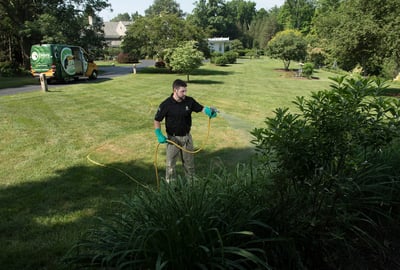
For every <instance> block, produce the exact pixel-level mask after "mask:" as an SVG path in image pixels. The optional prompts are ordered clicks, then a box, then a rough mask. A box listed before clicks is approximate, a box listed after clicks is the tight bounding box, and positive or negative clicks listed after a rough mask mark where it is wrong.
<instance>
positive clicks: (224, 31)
mask: <svg viewBox="0 0 400 270" xmlns="http://www.w3.org/2000/svg"><path fill="white" fill-rule="evenodd" d="M109 7H110V4H109V3H108V0H71V1H67V2H65V1H61V0H42V1H28V0H18V1H16V0H10V1H4V0H3V1H0V25H1V27H0V37H1V41H0V62H4V61H9V62H15V63H18V64H19V65H23V66H25V67H28V66H29V61H28V60H29V50H30V47H31V45H32V44H36V43H72V44H74V45H80V46H82V47H84V48H85V49H87V50H91V51H92V52H98V53H99V54H100V53H101V52H102V50H103V49H104V48H105V43H104V36H103V32H102V31H103V30H102V29H103V21H102V19H101V18H100V17H99V16H98V13H99V12H100V11H102V10H103V9H105V8H109ZM398 14H400V5H398V0H386V1H383V0H285V1H284V3H283V5H282V6H280V7H278V6H275V7H273V8H271V9H270V10H265V9H263V8H261V9H260V10H256V4H255V3H254V2H253V1H246V0H197V1H195V2H194V9H193V11H192V13H191V14H185V13H184V12H183V11H182V10H181V8H180V5H179V4H178V3H177V2H176V1H175V0H154V1H153V4H152V5H150V6H149V7H148V9H146V10H145V15H144V16H143V15H139V14H138V13H137V12H136V13H135V14H128V13H123V14H118V15H117V16H116V17H115V18H113V19H112V21H131V22H133V23H132V25H131V26H130V27H129V29H128V32H127V35H126V37H125V39H124V41H123V46H122V49H123V50H124V52H126V53H129V54H134V55H136V56H137V57H144V56H148V57H157V55H159V54H160V53H161V52H162V51H163V50H164V49H165V48H171V47H176V46H178V44H179V43H180V42H182V41H189V40H196V41H197V42H198V44H200V48H201V50H202V51H203V53H204V54H205V56H206V57H207V56H208V55H209V51H208V49H207V44H206V42H205V40H206V38H208V37H229V39H230V40H238V41H240V42H241V44H242V45H243V47H244V49H257V50H260V49H261V50H267V51H268V50H271V46H269V45H268V44H269V43H271V42H272V40H273V38H274V37H276V35H277V33H278V32H281V31H283V30H285V31H288V30H290V31H292V30H295V31H298V32H299V33H300V34H301V35H302V37H303V38H304V39H305V40H306V41H307V45H308V52H309V54H308V56H307V57H305V59H306V60H307V61H316V60H315V59H316V58H318V61H317V62H318V63H317V62H315V64H317V65H318V66H320V65H325V66H331V65H332V64H333V63H337V66H338V67H339V68H341V69H344V70H347V71H350V70H352V69H354V68H355V67H357V66H360V67H361V68H362V71H363V74H364V75H383V76H386V77H389V78H393V77H394V76H396V75H397V74H398V73H399V71H400V64H399V63H400V39H399V37H398V33H399V32H400V19H399V16H398ZM89 17H90V18H92V20H90V23H89V20H88V18H89ZM293 37H297V36H293ZM272 44H273V43H272ZM315 52H318V53H317V54H318V55H317V57H315V56H316V55H315ZM270 53H272V52H271V51H270ZM274 55H276V54H275V53H274ZM285 61H287V60H285Z"/></svg>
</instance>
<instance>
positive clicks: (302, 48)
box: [267, 30, 307, 70]
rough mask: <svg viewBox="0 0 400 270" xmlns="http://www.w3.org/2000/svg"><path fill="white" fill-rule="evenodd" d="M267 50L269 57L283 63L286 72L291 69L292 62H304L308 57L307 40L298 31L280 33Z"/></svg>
mask: <svg viewBox="0 0 400 270" xmlns="http://www.w3.org/2000/svg"><path fill="white" fill-rule="evenodd" d="M267 49H268V50H267V53H268V55H269V56H271V57H272V58H278V59H281V60H282V61H283V64H284V67H285V69H286V70H288V69H289V65H290V62H291V61H292V60H294V61H304V60H305V58H306V55H307V43H306V40H305V39H304V38H303V37H302V35H301V33H300V32H299V31H296V30H285V31H282V32H279V33H278V34H276V36H275V37H274V38H273V39H271V41H270V42H269V43H268V47H267Z"/></svg>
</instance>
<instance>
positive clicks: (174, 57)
mask: <svg viewBox="0 0 400 270" xmlns="http://www.w3.org/2000/svg"><path fill="white" fill-rule="evenodd" d="M166 58H168V62H169V63H168V65H169V66H170V67H171V69H172V70H173V71H176V72H179V73H183V74H186V76H187V81H188V82H189V75H190V73H192V72H193V70H195V69H197V68H199V67H200V66H201V65H202V61H203V59H204V55H203V53H202V52H201V51H199V50H198V49H197V45H196V41H193V40H191V41H187V42H184V43H183V44H182V45H180V46H179V47H177V48H176V49H170V50H169V51H168V52H167V54H166Z"/></svg>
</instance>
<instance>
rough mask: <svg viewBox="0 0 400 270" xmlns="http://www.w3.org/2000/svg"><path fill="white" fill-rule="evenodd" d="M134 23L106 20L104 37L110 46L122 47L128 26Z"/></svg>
mask: <svg viewBox="0 0 400 270" xmlns="http://www.w3.org/2000/svg"><path fill="white" fill-rule="evenodd" d="M130 24H132V22H130V21H119V22H105V23H104V28H103V30H104V38H105V40H106V43H107V45H108V47H116V48H118V47H120V46H121V42H122V40H123V38H124V36H125V33H126V29H127V27H128V26H129V25H130Z"/></svg>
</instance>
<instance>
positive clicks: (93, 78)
mask: <svg viewBox="0 0 400 270" xmlns="http://www.w3.org/2000/svg"><path fill="white" fill-rule="evenodd" d="M89 79H92V80H96V79H97V70H93V72H92V75H90V77H89Z"/></svg>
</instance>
